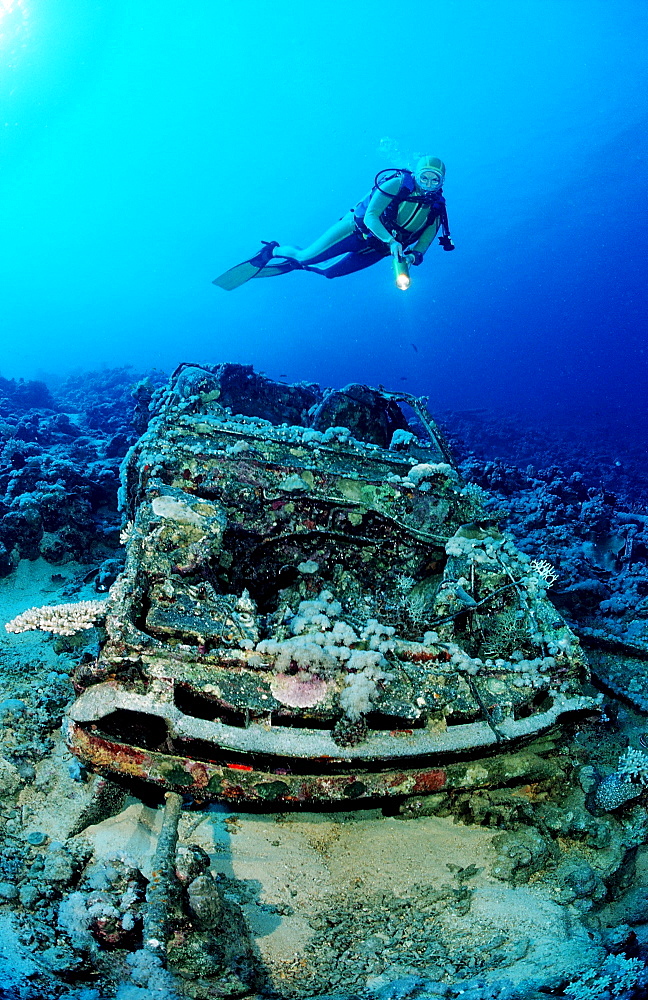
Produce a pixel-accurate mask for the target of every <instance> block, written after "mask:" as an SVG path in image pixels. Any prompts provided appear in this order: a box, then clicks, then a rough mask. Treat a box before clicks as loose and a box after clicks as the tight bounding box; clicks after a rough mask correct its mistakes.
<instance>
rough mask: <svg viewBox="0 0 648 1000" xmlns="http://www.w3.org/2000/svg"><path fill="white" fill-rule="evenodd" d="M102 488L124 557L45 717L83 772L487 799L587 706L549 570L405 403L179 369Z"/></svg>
mask: <svg viewBox="0 0 648 1000" xmlns="http://www.w3.org/2000/svg"><path fill="white" fill-rule="evenodd" d="M122 476H123V487H122V489H123V495H122V509H123V512H124V516H125V521H126V522H127V524H126V527H125V529H124V540H125V544H126V565H125V569H124V572H123V573H122V575H121V576H120V577H119V578H118V579H117V581H116V582H115V583H114V584H113V586H112V587H111V590H110V594H109V602H108V615H107V624H106V628H107V640H106V642H105V644H104V645H103V648H102V650H101V652H100V655H99V657H98V659H97V661H96V662H95V663H94V664H92V665H90V666H87V665H86V666H84V667H81V668H80V669H79V671H78V674H77V690H78V697H77V699H76V701H75V702H74V704H73V705H72V707H71V709H70V711H69V714H68V717H67V720H66V738H67V742H68V745H69V747H70V748H71V749H72V751H73V752H74V753H75V754H76V755H77V756H78V757H79V758H80V759H81V761H82V762H84V763H85V764H87V765H88V766H90V767H91V768H93V769H95V770H98V771H100V772H104V773H107V774H112V775H116V774H121V775H124V776H128V777H130V778H137V779H144V780H145V781H147V782H152V783H154V784H156V785H158V786H161V787H162V788H164V789H167V790H172V791H176V792H177V791H180V792H183V793H187V794H190V795H191V796H193V797H194V798H196V799H197V800H198V801H209V800H217V801H228V802H234V803H240V804H254V803H257V804H266V805H270V806H283V805H285V804H287V803H318V802H320V803H323V802H339V803H347V804H348V803H350V802H354V803H361V802H363V801H367V800H371V799H374V800H375V799H384V798H389V797H392V798H393V797H401V798H402V797H405V796H413V795H420V794H428V793H432V792H436V791H439V790H442V789H443V790H449V789H451V788H461V787H468V786H469V785H471V784H473V785H474V784H479V783H484V784H485V783H487V782H488V781H489V780H492V774H493V768H494V767H496V762H497V760H498V757H501V756H502V754H503V753H505V754H509V755H510V754H511V752H512V750H515V749H516V748H518V747H520V746H529V745H532V742H533V740H534V739H537V738H538V736H539V735H540V734H543V733H545V732H546V731H547V730H549V729H550V728H552V727H555V726H556V724H557V723H559V722H560V721H561V720H564V719H565V718H567V717H569V716H570V715H571V714H573V713H578V712H582V711H586V710H590V711H591V709H592V708H593V707H594V706H595V705H596V704H597V698H596V697H591V696H590V694H586V693H585V692H584V689H583V683H584V682H586V681H587V676H588V675H587V668H586V665H585V663H584V660H583V657H582V653H581V650H580V647H579V644H578V641H577V640H576V638H575V636H574V635H573V633H572V632H571V631H570V630H569V628H568V627H567V626H566V624H565V623H564V621H563V619H562V618H561V616H560V615H559V613H558V612H556V610H555V609H554V607H553V606H552V604H551V603H550V602H549V600H548V599H547V597H546V590H547V587H548V585H549V582H550V581H549V573H550V567H548V566H547V564H543V563H538V562H533V561H531V560H530V559H529V558H528V557H527V556H525V555H523V554H521V553H519V552H518V551H517V550H516V549H515V547H514V545H513V543H512V542H511V541H510V540H509V539H507V537H506V536H504V535H502V534H501V533H500V531H499V529H498V527H497V523H496V521H494V520H492V519H491V520H489V518H488V517H487V516H486V515H485V514H484V511H483V507H482V504H483V494H481V491H480V490H479V489H478V488H475V487H471V486H470V485H469V484H468V485H466V484H464V483H462V482H461V481H460V478H459V475H458V473H457V471H456V469H455V467H454V465H453V463H452V459H451V456H450V454H449V452H448V449H447V446H446V445H445V443H444V441H443V438H442V436H441V434H440V433H439V431H438V430H437V428H436V426H435V424H434V422H433V421H432V419H431V418H430V416H429V414H427V412H426V410H425V408H424V406H423V405H422V403H421V402H420V401H419V400H416V399H415V398H414V397H411V396H408V395H406V394H402V393H390V392H386V391H384V390H382V389H369V388H368V387H366V386H360V385H352V386H347V387H346V388H345V389H342V390H339V391H327V392H323V391H322V390H320V389H319V388H318V387H317V386H313V385H306V384H299V385H292V386H290V385H285V384H282V383H276V382H273V381H272V380H270V379H268V378H265V377H264V376H262V375H259V374H256V373H254V372H253V370H252V369H251V368H247V367H243V366H240V365H233V364H223V365H220V366H217V367H214V368H213V369H205V368H200V367H197V366H191V365H185V366H181V367H180V369H179V370H178V371H177V372H176V374H175V375H174V376H173V377H172V379H171V382H170V384H169V386H168V387H167V388H165V389H164V390H162V391H160V392H159V393H158V396H157V399H156V401H154V416H153V418H152V420H151V422H150V424H149V426H148V429H147V430H146V432H145V433H144V434H143V436H142V437H141V439H140V440H139V441H138V443H137V444H136V445H135V446H134V447H133V448H132V449H131V451H130V452H129V454H128V455H127V457H126V459H125V461H124V465H123V469H122ZM478 765H479V766H478Z"/></svg>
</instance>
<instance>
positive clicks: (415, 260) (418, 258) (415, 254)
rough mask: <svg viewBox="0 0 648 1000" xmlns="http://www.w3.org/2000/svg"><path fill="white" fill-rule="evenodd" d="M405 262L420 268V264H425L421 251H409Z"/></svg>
mask: <svg viewBox="0 0 648 1000" xmlns="http://www.w3.org/2000/svg"><path fill="white" fill-rule="evenodd" d="M405 260H406V261H407V263H408V264H414V266H415V267H418V265H419V264H422V263H423V254H422V253H421V251H420V250H408V251H407V253H406V254H405Z"/></svg>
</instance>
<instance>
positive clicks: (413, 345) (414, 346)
mask: <svg viewBox="0 0 648 1000" xmlns="http://www.w3.org/2000/svg"><path fill="white" fill-rule="evenodd" d="M412 347H413V348H414V350H415V351H416V353H417V354H418V347H417V346H416V344H412Z"/></svg>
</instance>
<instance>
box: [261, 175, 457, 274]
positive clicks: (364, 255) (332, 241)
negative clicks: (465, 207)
mask: <svg viewBox="0 0 648 1000" xmlns="http://www.w3.org/2000/svg"><path fill="white" fill-rule="evenodd" d="M381 188H382V191H381V190H374V192H373V194H372V195H371V198H370V199H369V200H368V204H366V201H367V199H365V202H360V203H359V204H358V205H356V207H355V208H354V209H351V210H350V211H349V212H347V213H346V215H343V216H342V218H341V219H340V220H339V221H338V222H336V223H335V225H333V226H331V228H330V229H327V231H326V232H325V233H323V235H322V236H320V238H319V239H318V240H316V241H315V242H314V243H312V244H311V245H310V246H309V247H306V248H305V249H304V250H300V249H298V248H294V247H283V248H280V249H283V250H288V249H289V250H291V251H292V252H293V253H294V256H293V255H292V253H291V255H290V256H289V257H287V258H282V257H277V258H274V257H273V258H272V259H271V260H270V262H269V263H268V264H267V265H266V267H264V268H263V270H261V271H259V273H258V275H255V277H258V278H271V277H273V276H274V275H277V274H287V273H288V272H289V271H294V270H296V269H300V270H303V271H314V272H315V273H316V274H323V275H324V276H325V277H326V278H339V277H341V276H342V275H344V274H351V273H352V272H353V271H360V270H362V269H363V268H365V267H371V265H372V264H375V263H376V262H377V261H379V260H381V259H382V258H383V257H389V255H390V249H389V242H390V241H391V240H393V239H394V238H396V239H397V240H398V242H399V243H401V244H402V245H403V246H404V247H406V248H409V249H412V250H418V251H419V253H421V254H424V253H425V251H426V250H427V249H428V247H429V246H430V244H431V243H432V240H433V239H434V237H435V236H436V233H437V230H438V229H439V225H440V223H441V218H440V214H439V209H438V206H435V204H434V203H433V204H432V205H426V204H422V203H420V202H416V201H408V200H406V199H407V196H406V195H405V196H404V197H401V200H400V203H398V202H397V208H396V211H395V213H394V207H395V206H394V205H393V204H392V203H393V202H394V199H395V197H396V195H398V194H399V192H400V191H401V180H400V177H399V176H396V177H393V178H391V179H390V180H388V181H386V182H385V183H383V184H381ZM386 192H387V193H386ZM441 200H442V199H441ZM365 204H366V209H365ZM390 206H391V210H390ZM390 215H392V216H393V218H391V219H390V218H389V216H390ZM385 222H386V223H387V224H388V225H389V226H390V229H387V227H386V225H385ZM337 258H340V259H337ZM275 259H276V263H275ZM329 260H330V261H332V263H331V264H329V265H328V266H327V267H316V266H314V265H316V264H321V263H324V262H325V261H329Z"/></svg>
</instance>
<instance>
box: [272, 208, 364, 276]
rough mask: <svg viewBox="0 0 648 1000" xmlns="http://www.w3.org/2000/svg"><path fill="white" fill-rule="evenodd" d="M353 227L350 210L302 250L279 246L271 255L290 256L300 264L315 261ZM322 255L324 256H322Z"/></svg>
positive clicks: (353, 222) (349, 233)
mask: <svg viewBox="0 0 648 1000" xmlns="http://www.w3.org/2000/svg"><path fill="white" fill-rule="evenodd" d="M354 229H355V221H354V218H353V213H352V212H347V214H346V215H343V216H342V218H341V219H340V220H339V221H338V222H336V223H334V225H332V226H331V228H330V229H327V230H326V232H325V233H322V235H321V236H320V237H319V239H317V240H315V242H314V243H311V244H310V246H307V247H305V248H304V249H303V250H302V249H300V248H299V247H290V246H280V247H275V249H274V253H273V257H290V258H292V259H293V260H297V261H299V263H300V264H308V263H313V264H314V263H316V262H317V259H318V258H319V259H322V260H325V259H326V254H327V251H328V250H330V249H331V247H333V246H335V244H336V243H339V242H340V240H343V239H345V237H347V236H350V235H351V233H352V232H353V231H354ZM322 255H324V256H322Z"/></svg>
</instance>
